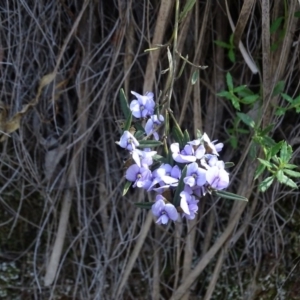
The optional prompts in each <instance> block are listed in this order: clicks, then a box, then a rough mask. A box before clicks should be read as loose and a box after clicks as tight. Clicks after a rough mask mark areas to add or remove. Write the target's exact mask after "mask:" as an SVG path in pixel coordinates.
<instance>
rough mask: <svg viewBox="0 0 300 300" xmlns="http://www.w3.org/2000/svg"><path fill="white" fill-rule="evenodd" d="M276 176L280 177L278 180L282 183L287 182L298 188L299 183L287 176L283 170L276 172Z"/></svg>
mask: <svg viewBox="0 0 300 300" xmlns="http://www.w3.org/2000/svg"><path fill="white" fill-rule="evenodd" d="M276 178H277V179H278V181H279V182H280V183H282V184H285V185H287V186H290V187H292V188H295V189H297V188H298V186H297V184H296V183H295V182H294V181H293V180H292V179H290V178H288V177H287V176H285V175H284V174H283V172H282V170H279V171H278V172H277V174H276Z"/></svg>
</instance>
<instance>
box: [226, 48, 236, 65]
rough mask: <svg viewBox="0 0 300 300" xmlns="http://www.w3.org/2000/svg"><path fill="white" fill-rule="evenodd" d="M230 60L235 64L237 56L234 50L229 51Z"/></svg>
mask: <svg viewBox="0 0 300 300" xmlns="http://www.w3.org/2000/svg"><path fill="white" fill-rule="evenodd" d="M228 58H229V60H230V61H231V62H232V63H235V54H234V51H233V49H229V51H228Z"/></svg>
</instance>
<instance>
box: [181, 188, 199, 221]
mask: <svg viewBox="0 0 300 300" xmlns="http://www.w3.org/2000/svg"><path fill="white" fill-rule="evenodd" d="M180 197H181V200H180V207H181V209H182V210H183V214H182V216H183V217H186V218H187V219H189V220H193V219H194V218H195V214H196V212H197V211H198V202H199V200H196V198H195V196H193V195H191V194H189V193H188V192H186V191H182V192H181V193H180Z"/></svg>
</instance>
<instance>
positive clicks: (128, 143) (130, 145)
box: [116, 130, 139, 151]
mask: <svg viewBox="0 0 300 300" xmlns="http://www.w3.org/2000/svg"><path fill="white" fill-rule="evenodd" d="M116 143H117V144H118V145H119V146H120V147H122V148H125V149H127V150H129V151H132V150H134V149H135V148H136V147H137V146H139V142H138V141H137V139H136V138H135V137H134V136H133V135H132V134H131V133H130V132H129V131H127V130H125V131H124V133H123V135H122V136H121V138H120V141H119V142H116Z"/></svg>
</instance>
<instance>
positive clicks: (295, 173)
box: [283, 169, 300, 178]
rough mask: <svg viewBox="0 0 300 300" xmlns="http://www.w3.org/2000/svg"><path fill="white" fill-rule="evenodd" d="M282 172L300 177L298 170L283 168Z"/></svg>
mask: <svg viewBox="0 0 300 300" xmlns="http://www.w3.org/2000/svg"><path fill="white" fill-rule="evenodd" d="M283 172H284V173H285V174H287V175H289V176H291V177H296V178H299V177H300V172H296V171H292V170H289V169H283Z"/></svg>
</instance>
